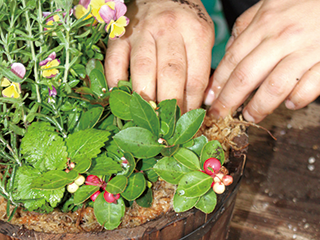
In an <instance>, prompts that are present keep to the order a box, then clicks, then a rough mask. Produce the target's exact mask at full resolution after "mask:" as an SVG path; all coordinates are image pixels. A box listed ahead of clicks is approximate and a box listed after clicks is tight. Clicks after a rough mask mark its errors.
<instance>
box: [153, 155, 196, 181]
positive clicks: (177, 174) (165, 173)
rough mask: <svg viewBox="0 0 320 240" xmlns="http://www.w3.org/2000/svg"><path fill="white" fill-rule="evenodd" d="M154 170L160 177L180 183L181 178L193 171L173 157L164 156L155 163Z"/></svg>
mask: <svg viewBox="0 0 320 240" xmlns="http://www.w3.org/2000/svg"><path fill="white" fill-rule="evenodd" d="M153 170H154V171H155V172H156V173H157V174H158V175H159V177H161V178H162V179H163V180H165V181H167V182H168V183H171V184H178V183H179V181H180V179H181V178H182V177H183V176H184V175H185V174H187V173H189V172H190V171H191V170H190V169H189V168H187V167H185V166H184V165H182V164H181V163H179V162H178V161H177V160H175V159H174V158H173V157H170V158H169V157H164V158H162V159H161V160H159V161H158V162H157V164H156V165H154V167H153Z"/></svg>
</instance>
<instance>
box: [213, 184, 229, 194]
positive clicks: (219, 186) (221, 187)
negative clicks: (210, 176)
mask: <svg viewBox="0 0 320 240" xmlns="http://www.w3.org/2000/svg"><path fill="white" fill-rule="evenodd" d="M212 189H213V191H214V192H215V193H217V194H222V193H223V192H224V190H226V187H225V186H224V184H223V183H221V182H216V183H215V184H213V187H212Z"/></svg>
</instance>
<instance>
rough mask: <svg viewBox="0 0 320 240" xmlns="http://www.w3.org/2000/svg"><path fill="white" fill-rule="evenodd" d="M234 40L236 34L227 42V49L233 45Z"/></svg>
mask: <svg viewBox="0 0 320 240" xmlns="http://www.w3.org/2000/svg"><path fill="white" fill-rule="evenodd" d="M233 42H234V36H231V37H230V38H229V40H228V42H227V44H226V50H227V49H228V48H229V47H230V46H231V45H232V43H233Z"/></svg>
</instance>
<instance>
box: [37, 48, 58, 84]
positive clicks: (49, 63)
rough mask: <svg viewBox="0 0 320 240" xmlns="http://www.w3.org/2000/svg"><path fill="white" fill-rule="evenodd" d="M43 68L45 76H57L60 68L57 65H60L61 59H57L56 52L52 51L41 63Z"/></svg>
mask: <svg viewBox="0 0 320 240" xmlns="http://www.w3.org/2000/svg"><path fill="white" fill-rule="evenodd" d="M39 65H40V66H41V70H42V76H43V77H45V78H52V77H55V76H56V75H57V74H58V73H59V70H58V69H57V68H55V67H58V66H59V65H60V60H58V59H56V53H55V52H53V53H51V54H50V55H49V56H48V57H47V58H46V59H45V60H43V61H41V62H40V63H39Z"/></svg>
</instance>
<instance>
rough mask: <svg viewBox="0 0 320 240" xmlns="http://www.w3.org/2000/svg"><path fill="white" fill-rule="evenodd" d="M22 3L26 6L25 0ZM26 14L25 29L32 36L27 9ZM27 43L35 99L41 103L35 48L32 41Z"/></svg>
mask: <svg viewBox="0 0 320 240" xmlns="http://www.w3.org/2000/svg"><path fill="white" fill-rule="evenodd" d="M22 4H23V7H24V8H26V0H22ZM25 14H26V23H27V27H26V28H27V31H28V33H29V37H30V38H32V37H33V35H32V28H31V24H30V19H29V11H28V10H27V11H26V12H25ZM28 43H29V46H30V49H31V54H32V60H33V62H34V63H33V64H34V65H33V70H34V78H35V81H36V93H37V101H38V102H39V103H41V97H40V90H39V83H40V80H39V77H38V67H37V57H36V53H35V49H34V45H33V41H31V40H30V41H28Z"/></svg>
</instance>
